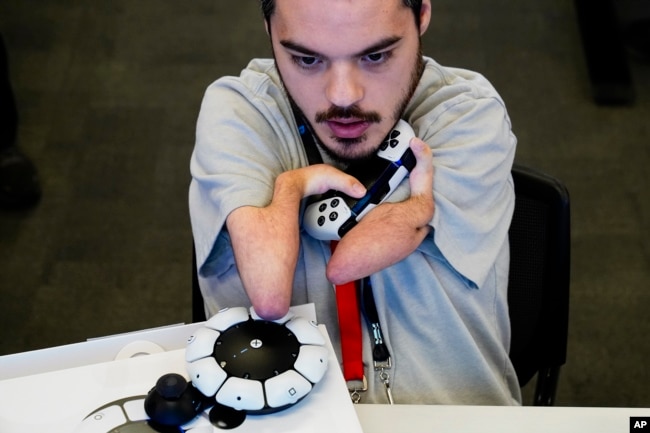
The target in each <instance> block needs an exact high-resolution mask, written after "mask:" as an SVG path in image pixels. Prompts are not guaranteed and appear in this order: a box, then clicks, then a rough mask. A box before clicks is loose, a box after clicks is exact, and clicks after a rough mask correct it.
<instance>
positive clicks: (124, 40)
mask: <svg viewBox="0 0 650 433" xmlns="http://www.w3.org/2000/svg"><path fill="white" fill-rule="evenodd" d="M433 3H434V5H433V21H432V24H431V27H430V29H429V31H428V33H427V34H426V36H425V38H424V51H425V54H427V55H430V56H432V57H434V58H436V59H437V60H438V61H439V62H440V63H442V64H445V65H450V66H458V67H464V68H469V69H474V70H478V71H480V72H482V73H483V74H484V75H486V76H487V77H488V79H490V81H492V83H493V84H494V85H495V86H496V88H497V89H498V90H499V91H500V93H501V95H502V96H503V98H504V99H505V101H506V104H507V106H508V108H509V112H510V116H511V119H512V122H513V129H514V131H515V133H516V135H517V136H518V138H519V147H518V152H517V162H519V163H522V164H526V165H530V166H532V167H535V168H538V169H540V170H543V171H545V172H547V173H548V174H551V175H553V176H555V177H558V178H559V179H561V180H562V181H563V182H565V183H566V185H567V186H568V188H569V191H570V193H571V199H572V204H571V206H572V248H573V250H572V271H571V272H572V274H571V275H572V287H571V290H572V293H571V318H570V337H569V354H568V362H567V365H566V366H565V367H564V369H563V371H562V374H561V379H560V386H559V391H558V399H557V404H558V405H567V406H632V407H641V406H645V407H648V406H650V373H649V368H648V365H649V364H650V363H649V360H650V342H648V337H647V336H648V335H649V332H650V317H649V311H650V291H649V287H648V286H649V283H650V266H649V265H650V231H649V214H650V175H649V174H648V172H649V170H648V167H649V166H650V129H649V128H650V126H649V125H650V62H648V61H647V60H644V59H643V58H642V57H640V56H638V55H637V54H635V53H633V52H631V50H627V51H626V52H625V59H626V60H627V61H629V71H630V78H631V82H632V85H633V88H632V91H633V101H632V100H631V98H629V99H630V100H626V101H625V102H627V103H625V104H597V103H596V102H595V100H594V92H593V90H594V89H593V88H592V85H591V83H590V79H589V77H590V76H589V70H588V67H587V58H586V54H585V53H586V51H585V50H584V49H583V45H582V39H581V33H580V28H579V26H578V13H577V11H576V9H575V7H574V4H573V3H572V2H569V1H564V0H545V1H543V2H539V1H529V0H499V1H492V2H484V1H481V0H462V1H458V0H433ZM603 31H605V30H603ZM0 32H1V33H2V34H3V36H4V39H5V43H6V48H7V51H8V56H9V68H10V78H11V82H12V86H13V90H14V93H15V96H16V100H17V106H18V112H19V117H20V123H19V130H18V141H17V144H18V146H19V147H20V149H22V151H23V152H24V153H26V154H27V155H28V156H29V157H30V158H31V159H32V161H33V162H34V164H35V166H36V167H37V169H38V172H39V176H40V180H41V187H42V194H43V195H42V199H41V201H40V202H39V203H38V204H37V205H36V206H35V207H33V208H31V209H29V210H22V211H15V210H14V211H10V210H0V296H1V297H0V299H1V300H0V355H4V354H9V353H15V352H21V351H28V350H34V349H39V348H44V347H49V346H55V345H62V344H68V343H74V342H78V341H83V340H85V339H87V338H92V337H101V336H106V335H111V334H116V333H122V332H128V331H134V330H139V329H144V328H151V327H157V326H163V325H169V324H174V323H181V322H189V321H190V320H191V314H190V302H191V298H190V275H191V265H190V263H191V244H192V239H191V233H190V226H189V217H188V210H187V187H188V185H189V181H190V175H189V168H188V165H189V158H190V154H191V151H192V147H193V141H194V127H195V121H196V117H197V114H198V110H199V106H200V103H201V99H202V96H203V92H204V90H205V88H206V86H207V85H208V84H210V83H211V82H212V81H214V80H215V79H216V78H218V77H220V76H222V75H226V74H228V75H235V74H238V73H239V71H240V70H241V69H242V68H243V67H245V65H246V64H247V62H248V60H249V59H251V58H253V57H262V56H268V55H269V53H270V51H269V49H268V41H267V38H266V34H265V32H264V27H263V22H262V19H261V15H260V13H259V11H258V2H257V1H256V0H239V1H237V2H235V1H232V0H225V1H224V0H210V1H208V0H192V1H190V2H181V1H173V0H156V1H153V0H138V1H128V0H111V1H102V2H79V1H72V0H41V1H38V2H34V1H25V0H3V2H2V3H1V4H0ZM628 96H629V94H628ZM2 115H4V114H2Z"/></svg>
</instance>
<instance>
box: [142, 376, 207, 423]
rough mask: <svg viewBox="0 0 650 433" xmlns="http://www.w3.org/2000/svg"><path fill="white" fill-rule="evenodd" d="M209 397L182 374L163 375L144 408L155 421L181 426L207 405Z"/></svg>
mask: <svg viewBox="0 0 650 433" xmlns="http://www.w3.org/2000/svg"><path fill="white" fill-rule="evenodd" d="M206 402H207V398H206V397H205V396H204V395H203V394H201V392H200V391H199V390H198V389H196V388H194V386H193V385H192V384H190V383H188V382H187V380H185V378H184V377H183V376H181V375H180V374H175V373H169V374H165V375H164V376H161V377H160V378H159V379H158V381H157V382H156V386H154V387H153V388H152V389H151V391H149V394H147V397H146V398H145V400H144V410H145V412H146V413H147V415H149V418H150V419H151V421H153V422H154V423H157V424H160V425H167V426H181V425H183V424H186V423H188V422H190V421H191V420H192V419H193V418H194V417H196V416H197V415H198V414H199V413H201V412H202V411H203V410H204V409H205V408H206V406H207V404H206Z"/></svg>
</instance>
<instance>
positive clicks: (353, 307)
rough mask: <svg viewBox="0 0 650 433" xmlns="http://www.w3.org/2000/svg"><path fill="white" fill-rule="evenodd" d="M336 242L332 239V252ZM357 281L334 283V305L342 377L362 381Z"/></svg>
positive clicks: (347, 379)
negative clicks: (338, 335)
mask: <svg viewBox="0 0 650 433" xmlns="http://www.w3.org/2000/svg"><path fill="white" fill-rule="evenodd" d="M337 244H338V242H337V241H332V243H331V245H330V247H331V249H332V252H334V249H335V248H336V245H337ZM357 283H358V282H357V281H351V282H349V283H346V284H340V285H336V306H337V308H338V315H339V329H340V334H341V355H342V357H343V377H344V378H345V380H346V381H351V380H358V381H363V351H362V348H361V314H360V305H359V288H358V284H357Z"/></svg>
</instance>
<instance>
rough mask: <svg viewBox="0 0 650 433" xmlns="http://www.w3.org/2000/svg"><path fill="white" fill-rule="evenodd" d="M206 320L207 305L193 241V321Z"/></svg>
mask: <svg viewBox="0 0 650 433" xmlns="http://www.w3.org/2000/svg"><path fill="white" fill-rule="evenodd" d="M204 320H207V317H205V305H204V303H203V295H202V294H201V289H200V287H199V275H198V272H197V269H196V249H195V248H194V243H192V322H193V323H196V322H203V321H204Z"/></svg>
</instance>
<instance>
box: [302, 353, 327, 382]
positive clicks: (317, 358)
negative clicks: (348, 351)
mask: <svg viewBox="0 0 650 433" xmlns="http://www.w3.org/2000/svg"><path fill="white" fill-rule="evenodd" d="M328 356H329V353H328V352H327V349H326V348H325V347H323V346H301V347H300V352H298V359H296V362H295V364H294V365H293V367H294V368H295V369H296V371H298V372H299V373H300V374H302V375H303V376H305V377H306V378H307V379H308V380H309V381H310V382H311V383H318V381H320V380H321V379H322V378H323V375H324V374H325V371H327V360H328Z"/></svg>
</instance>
